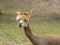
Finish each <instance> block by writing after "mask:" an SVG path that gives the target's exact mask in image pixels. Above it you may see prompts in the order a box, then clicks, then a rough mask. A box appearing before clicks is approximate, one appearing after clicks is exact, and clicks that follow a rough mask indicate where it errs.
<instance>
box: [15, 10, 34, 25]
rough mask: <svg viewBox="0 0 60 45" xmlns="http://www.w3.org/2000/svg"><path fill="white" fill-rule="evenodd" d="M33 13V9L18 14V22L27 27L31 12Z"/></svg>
mask: <svg viewBox="0 0 60 45" xmlns="http://www.w3.org/2000/svg"><path fill="white" fill-rule="evenodd" d="M32 11H33V9H32V10H31V11H28V12H25V13H24V12H17V17H16V20H17V21H19V23H21V24H22V25H23V23H25V24H24V26H27V24H28V22H29V17H30V14H31V12H32Z"/></svg>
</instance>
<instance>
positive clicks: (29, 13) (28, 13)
mask: <svg viewBox="0 0 60 45" xmlns="http://www.w3.org/2000/svg"><path fill="white" fill-rule="evenodd" d="M32 11H33V9H32V10H31V11H29V12H26V14H27V15H29V17H31V12H32Z"/></svg>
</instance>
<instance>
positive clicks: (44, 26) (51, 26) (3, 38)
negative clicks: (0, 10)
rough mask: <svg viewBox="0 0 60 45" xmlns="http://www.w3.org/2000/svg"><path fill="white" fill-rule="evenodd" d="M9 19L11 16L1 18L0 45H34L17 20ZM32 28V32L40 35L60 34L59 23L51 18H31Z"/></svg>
mask: <svg viewBox="0 0 60 45" xmlns="http://www.w3.org/2000/svg"><path fill="white" fill-rule="evenodd" d="M4 15H5V14H4ZM10 16H11V15H10ZM7 17H9V15H8V16H7V15H6V17H5V16H3V15H1V16H0V45H32V44H31V42H30V41H29V39H28V38H27V37H26V36H25V34H24V31H23V28H19V27H18V23H17V22H16V21H15V18H14V20H10V19H9V18H7ZM12 17H13V16H12ZM2 18H3V19H2ZM30 27H31V29H32V32H33V33H35V34H38V35H41V34H60V23H59V21H56V20H53V19H52V20H51V19H49V18H48V19H47V18H44V17H31V18H30Z"/></svg>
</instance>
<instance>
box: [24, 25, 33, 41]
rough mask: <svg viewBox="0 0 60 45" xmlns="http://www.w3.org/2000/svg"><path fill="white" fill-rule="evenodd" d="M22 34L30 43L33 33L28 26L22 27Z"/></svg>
mask: <svg viewBox="0 0 60 45" xmlns="http://www.w3.org/2000/svg"><path fill="white" fill-rule="evenodd" d="M24 32H25V34H26V36H27V37H28V38H29V39H30V40H31V41H32V39H33V33H32V31H31V29H30V27H29V25H28V26H27V27H24Z"/></svg>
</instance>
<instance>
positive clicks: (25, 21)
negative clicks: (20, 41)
mask: <svg viewBox="0 0 60 45" xmlns="http://www.w3.org/2000/svg"><path fill="white" fill-rule="evenodd" d="M32 11H33V9H32V10H31V11H29V12H24V13H23V12H17V14H18V15H17V17H16V20H17V21H18V25H19V27H23V28H24V32H25V35H26V36H27V37H28V38H29V40H30V41H31V42H32V44H33V45H60V35H58V34H44V35H36V34H33V33H32V31H31V28H30V27H29V17H30V14H31V12H32Z"/></svg>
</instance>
